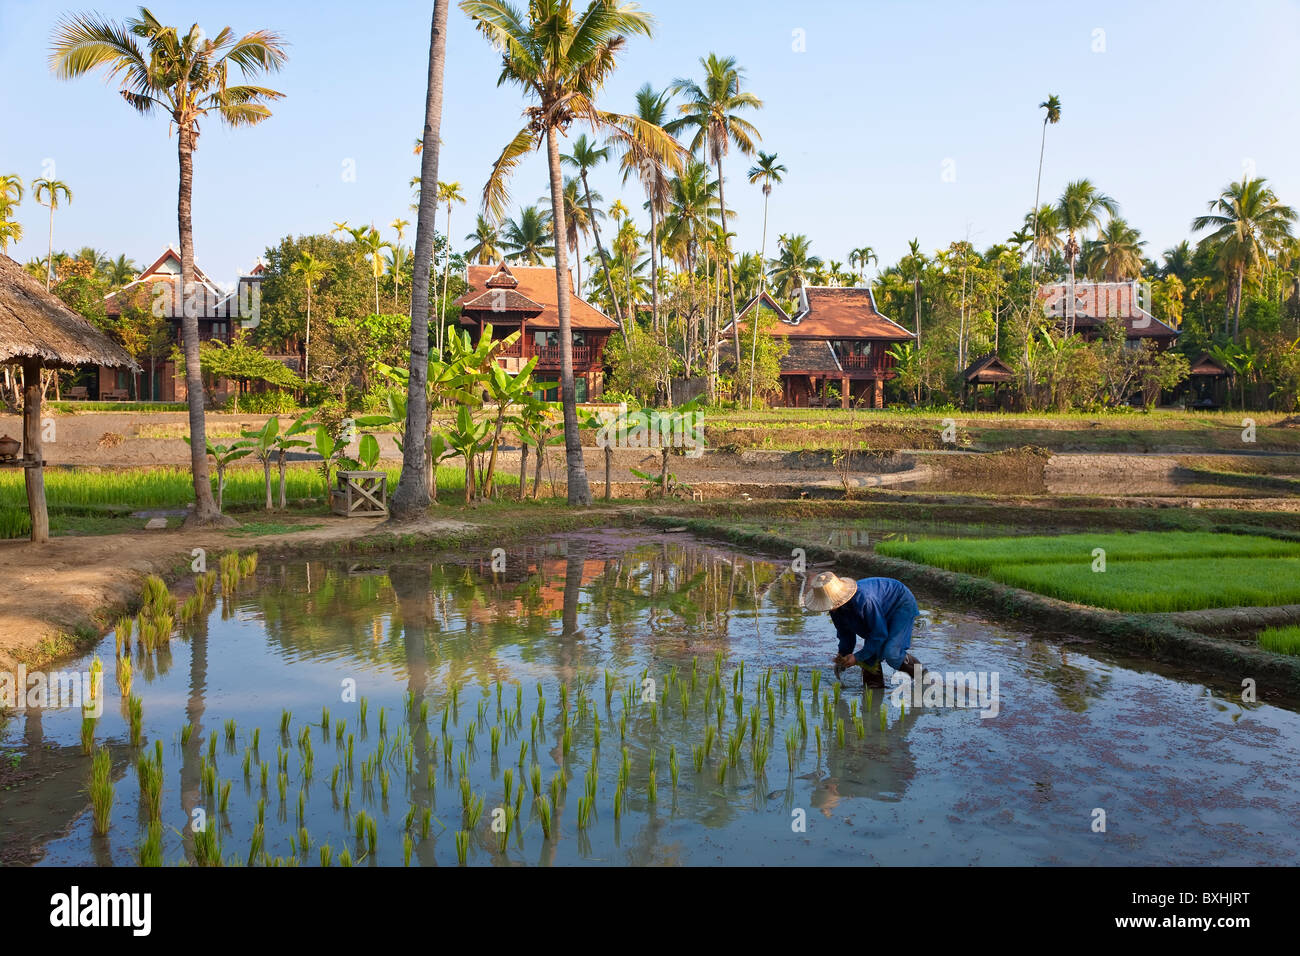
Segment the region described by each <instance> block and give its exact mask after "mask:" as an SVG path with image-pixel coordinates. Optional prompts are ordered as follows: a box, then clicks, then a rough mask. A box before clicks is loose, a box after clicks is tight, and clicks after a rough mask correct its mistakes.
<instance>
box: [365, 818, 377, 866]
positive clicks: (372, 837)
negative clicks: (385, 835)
mask: <svg viewBox="0 0 1300 956" xmlns="http://www.w3.org/2000/svg"><path fill="white" fill-rule="evenodd" d="M378 842H379V825H378V824H377V823H375V818H374V817H372V816H369V815H367V816H366V852H367V853H368V854H369V855H370V856H374V855H375V845H376V844H377V843H378Z"/></svg>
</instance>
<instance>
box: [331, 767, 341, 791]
mask: <svg viewBox="0 0 1300 956" xmlns="http://www.w3.org/2000/svg"><path fill="white" fill-rule="evenodd" d="M339 770H340V767H339V765H338V764H335V765H334V770H333V772H331V773H330V792H331V793H333V792H334V791H336V790H337V789H338V787H339Z"/></svg>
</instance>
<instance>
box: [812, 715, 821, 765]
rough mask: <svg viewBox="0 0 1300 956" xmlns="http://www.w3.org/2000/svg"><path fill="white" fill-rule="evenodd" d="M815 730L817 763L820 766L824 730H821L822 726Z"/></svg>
mask: <svg viewBox="0 0 1300 956" xmlns="http://www.w3.org/2000/svg"><path fill="white" fill-rule="evenodd" d="M813 730H814V731H816V732H817V763H818V764H820V763H821V762H822V728H821V725H820V724H819V725H818V726H816V727H814V728H813Z"/></svg>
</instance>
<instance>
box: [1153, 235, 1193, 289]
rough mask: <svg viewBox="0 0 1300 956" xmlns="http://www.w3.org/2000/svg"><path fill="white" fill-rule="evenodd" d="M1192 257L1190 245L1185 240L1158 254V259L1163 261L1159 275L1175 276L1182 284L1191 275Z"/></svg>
mask: <svg viewBox="0 0 1300 956" xmlns="http://www.w3.org/2000/svg"><path fill="white" fill-rule="evenodd" d="M1194 255H1195V253H1194V252H1193V251H1192V244H1191V243H1190V242H1188V241H1187V240H1186V239H1184V240H1182V241H1181V242H1179V243H1177V244H1176V245H1172V246H1170V247H1169V248H1168V249H1166V250H1165V251H1164V252H1162V253H1160V258H1161V259H1163V260H1164V263H1163V264H1162V265H1161V266H1160V274H1161V275H1163V276H1171V275H1173V276H1177V277H1178V278H1179V279H1181V280H1182V281H1183V282H1186V281H1187V279H1188V277H1189V276H1191V274H1192V258H1193V256H1194Z"/></svg>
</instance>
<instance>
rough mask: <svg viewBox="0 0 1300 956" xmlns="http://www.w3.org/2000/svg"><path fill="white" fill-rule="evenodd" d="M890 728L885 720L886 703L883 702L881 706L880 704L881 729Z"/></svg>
mask: <svg viewBox="0 0 1300 956" xmlns="http://www.w3.org/2000/svg"><path fill="white" fill-rule="evenodd" d="M888 727H889V725H888V723H887V722H886V720H885V704H884V701H881V704H880V729H881V730H887V729H888Z"/></svg>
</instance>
